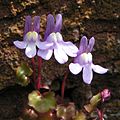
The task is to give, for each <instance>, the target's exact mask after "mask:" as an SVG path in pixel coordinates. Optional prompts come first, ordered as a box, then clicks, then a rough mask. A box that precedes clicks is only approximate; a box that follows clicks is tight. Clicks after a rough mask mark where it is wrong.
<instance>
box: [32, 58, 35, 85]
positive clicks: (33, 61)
mask: <svg viewBox="0 0 120 120" xmlns="http://www.w3.org/2000/svg"><path fill="white" fill-rule="evenodd" d="M32 66H33V83H34V82H35V59H34V57H33V58H32Z"/></svg>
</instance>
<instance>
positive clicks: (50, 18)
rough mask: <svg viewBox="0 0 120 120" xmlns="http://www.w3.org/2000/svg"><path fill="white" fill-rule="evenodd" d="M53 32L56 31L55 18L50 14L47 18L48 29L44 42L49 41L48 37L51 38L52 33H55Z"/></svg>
mask: <svg viewBox="0 0 120 120" xmlns="http://www.w3.org/2000/svg"><path fill="white" fill-rule="evenodd" d="M53 30H54V17H53V15H51V14H49V15H48V17H47V27H46V31H45V36H44V40H46V39H47V37H48V36H49V34H50V33H52V32H53Z"/></svg>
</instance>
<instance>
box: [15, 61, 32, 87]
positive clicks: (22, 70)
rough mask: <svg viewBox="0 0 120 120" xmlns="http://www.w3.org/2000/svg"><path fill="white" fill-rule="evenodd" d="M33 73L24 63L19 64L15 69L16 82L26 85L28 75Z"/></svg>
mask: <svg viewBox="0 0 120 120" xmlns="http://www.w3.org/2000/svg"><path fill="white" fill-rule="evenodd" d="M32 73H33V71H32V69H31V68H30V67H29V66H28V65H26V64H25V63H23V64H21V66H19V67H18V68H17V70H16V76H17V83H18V84H20V85H21V86H27V85H28V84H29V83H30V80H29V78H28V77H29V76H31V75H32Z"/></svg>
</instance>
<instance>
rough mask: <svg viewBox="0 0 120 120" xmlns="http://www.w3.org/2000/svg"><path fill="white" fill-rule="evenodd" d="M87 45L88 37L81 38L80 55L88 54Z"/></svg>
mask: <svg viewBox="0 0 120 120" xmlns="http://www.w3.org/2000/svg"><path fill="white" fill-rule="evenodd" d="M87 45H88V40H87V37H86V36H83V37H82V38H81V41H80V46H79V52H78V55H79V54H81V53H83V52H86V49H87Z"/></svg>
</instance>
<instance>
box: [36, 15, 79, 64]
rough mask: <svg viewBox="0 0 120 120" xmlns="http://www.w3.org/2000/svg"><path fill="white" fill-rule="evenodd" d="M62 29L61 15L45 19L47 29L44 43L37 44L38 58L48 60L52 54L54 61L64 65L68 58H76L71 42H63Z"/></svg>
mask: <svg viewBox="0 0 120 120" xmlns="http://www.w3.org/2000/svg"><path fill="white" fill-rule="evenodd" d="M61 27H62V15H61V14H58V15H57V16H56V23H55V21H54V17H53V16H52V15H51V14H49V15H48V17H47V28H46V31H45V36H44V42H41V43H40V44H39V50H38V53H37V54H38V56H41V57H42V58H43V59H45V60H49V59H50V58H51V56H52V54H53V53H54V56H55V59H56V60H57V61H58V62H59V63H60V64H64V63H66V62H67V61H68V56H71V57H76V56H77V52H78V48H77V47H76V46H75V45H74V44H73V43H72V42H64V40H63V37H62V35H61V33H60V30H61Z"/></svg>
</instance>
